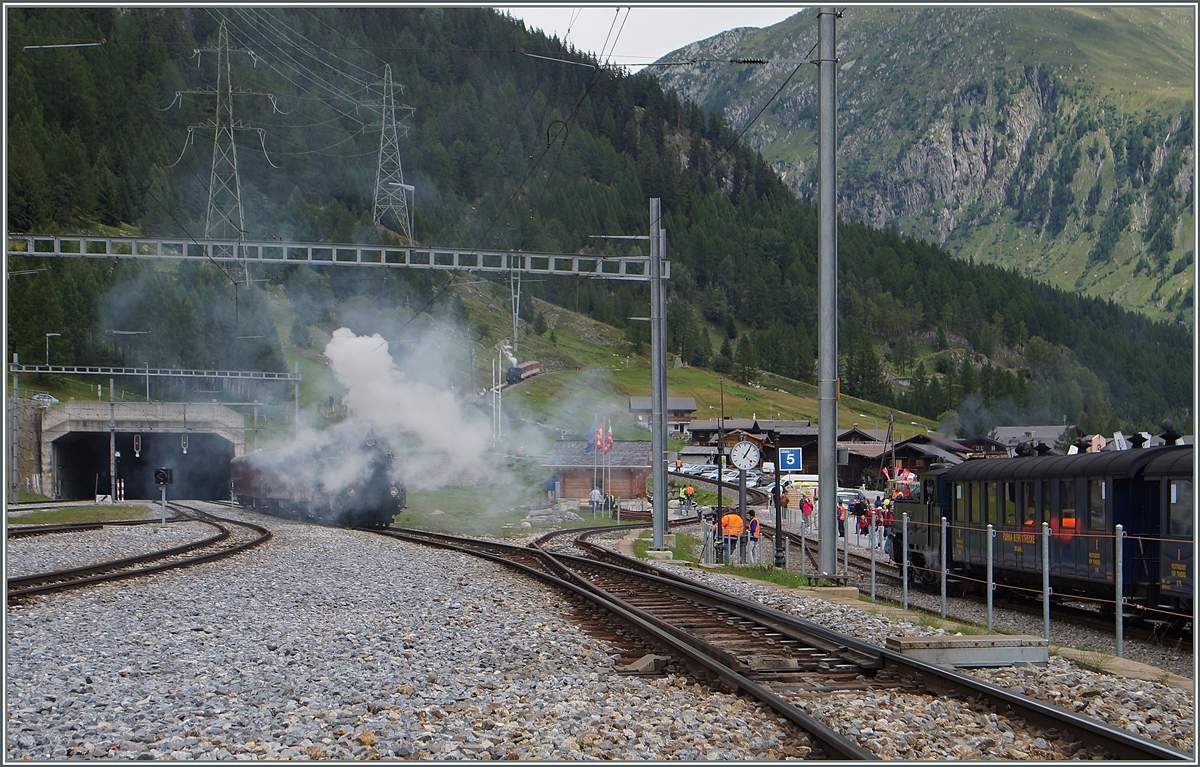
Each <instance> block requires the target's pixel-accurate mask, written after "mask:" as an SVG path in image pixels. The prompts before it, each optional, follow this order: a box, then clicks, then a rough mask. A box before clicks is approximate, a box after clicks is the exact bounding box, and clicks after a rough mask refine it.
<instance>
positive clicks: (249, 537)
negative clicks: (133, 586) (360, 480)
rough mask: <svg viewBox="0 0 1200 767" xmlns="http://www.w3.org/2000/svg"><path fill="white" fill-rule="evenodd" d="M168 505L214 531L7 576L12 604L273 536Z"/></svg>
mask: <svg viewBox="0 0 1200 767" xmlns="http://www.w3.org/2000/svg"><path fill="white" fill-rule="evenodd" d="M168 505H169V506H170V507H171V510H172V511H173V512H174V513H175V516H173V517H171V520H194V521H197V522H202V523H204V524H207V525H209V526H211V527H212V528H213V530H214V531H215V532H214V534H213V535H211V536H209V537H207V538H204V539H202V540H199V541H194V542H192V543H187V544H184V545H181V546H174V547H171V548H168V549H163V550H161V551H155V552H151V553H149V554H141V555H138V556H133V557H125V558H122V559H116V560H112V561H108V562H100V563H97V564H92V565H86V566H82V567H73V568H67V569H63V570H55V571H51V572H44V573H36V574H32V575H24V576H18V577H14V578H9V579H8V581H7V594H8V603H9V604H10V605H11V604H13V603H14V602H19V601H20V600H21V599H22V598H25V597H30V596H33V595H36V594H46V593H49V592H53V591H64V590H67V589H73V588H80V587H82V586H87V585H91V584H94V583H104V582H108V581H116V580H122V579H126V578H136V577H138V576H142V575H149V574H151V573H157V572H162V571H164V570H171V569H175V568H181V567H189V566H191V565H197V564H202V563H205V562H213V561H216V560H219V559H223V558H225V557H228V556H232V555H234V554H237V553H239V552H241V551H246V550H247V549H250V548H253V547H255V546H258V545H259V544H262V543H265V542H266V541H268V540H270V538H271V532H270V531H269V530H267V529H266V528H264V527H261V526H259V525H255V524H251V523H248V522H239V521H236V520H231V519H225V518H223V517H214V516H212V515H210V514H207V513H205V512H203V511H199V510H197V509H193V508H191V507H188V506H184V505H182V504H178V503H176V504H168ZM155 521H156V520H147V522H155ZM140 523H142V521H141V520H139V521H138V522H135V523H127V522H120V523H115V524H121V525H125V524H140ZM106 524H107V523H106ZM33 527H37V528H54V529H44V530H42V531H41V533H42V534H50V533H78V532H86V531H90V530H95V529H97V528H99V527H103V525H93V524H83V525H47V526H41V525H38V526H31V528H33ZM64 528H71V529H64ZM20 532H22V533H23V534H26V535H31V534H38V532H39V531H37V530H33V529H31V530H25V531H20ZM10 536H11V530H10Z"/></svg>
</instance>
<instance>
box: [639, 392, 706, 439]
mask: <svg viewBox="0 0 1200 767" xmlns="http://www.w3.org/2000/svg"><path fill="white" fill-rule="evenodd" d="M653 409H654V408H653V406H652V405H651V403H650V398H649V397H630V398H629V412H631V413H633V414H634V415H635V416H637V420H638V423H640V424H642V425H644V426H645V427H646V428H647V429H649V428H650V414H651V412H652V411H653ZM695 417H696V398H695V397H667V428H668V429H669V430H670V431H673V432H676V433H679V432H682V431H684V430H685V429H686V428H687V425H688V422H689V421H691V420H692V419H693V418H695Z"/></svg>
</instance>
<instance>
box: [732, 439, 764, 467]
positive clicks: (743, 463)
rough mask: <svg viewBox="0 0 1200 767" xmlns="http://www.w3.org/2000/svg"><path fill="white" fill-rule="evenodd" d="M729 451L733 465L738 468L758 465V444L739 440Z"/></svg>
mask: <svg viewBox="0 0 1200 767" xmlns="http://www.w3.org/2000/svg"><path fill="white" fill-rule="evenodd" d="M729 452H730V457H731V458H732V459H733V465H734V466H736V467H738V468H739V469H743V470H744V469H753V468H754V467H755V466H758V458H759V456H758V446H757V445H755V444H754V443H753V442H739V443H737V444H736V445H734V446H733V449H732V450H730V451H729Z"/></svg>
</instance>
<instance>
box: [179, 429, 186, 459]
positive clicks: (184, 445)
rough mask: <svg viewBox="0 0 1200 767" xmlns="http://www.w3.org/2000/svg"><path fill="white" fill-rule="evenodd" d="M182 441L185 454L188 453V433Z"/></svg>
mask: <svg viewBox="0 0 1200 767" xmlns="http://www.w3.org/2000/svg"><path fill="white" fill-rule="evenodd" d="M180 441H181V442H182V443H183V454H184V455H187V435H186V434H184V435H183V438H182V440H180Z"/></svg>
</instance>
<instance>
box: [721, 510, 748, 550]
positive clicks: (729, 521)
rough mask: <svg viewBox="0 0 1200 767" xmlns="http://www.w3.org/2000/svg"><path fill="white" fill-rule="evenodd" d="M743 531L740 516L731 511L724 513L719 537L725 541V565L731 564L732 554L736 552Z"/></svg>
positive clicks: (743, 527)
mask: <svg viewBox="0 0 1200 767" xmlns="http://www.w3.org/2000/svg"><path fill="white" fill-rule="evenodd" d="M744 529H745V525H744V524H743V522H742V515H741V514H738V513H737V512H736V511H734V510H733V509H730V510H729V511H727V512H725V515H724V516H723V517H721V537H723V538H724V539H725V562H726V563H730V562H733V554H734V552H736V551H737V545H738V539H739V538H741V537H742V530H744Z"/></svg>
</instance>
